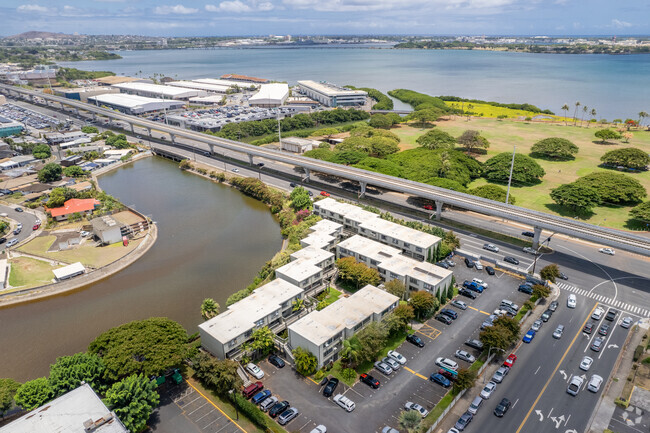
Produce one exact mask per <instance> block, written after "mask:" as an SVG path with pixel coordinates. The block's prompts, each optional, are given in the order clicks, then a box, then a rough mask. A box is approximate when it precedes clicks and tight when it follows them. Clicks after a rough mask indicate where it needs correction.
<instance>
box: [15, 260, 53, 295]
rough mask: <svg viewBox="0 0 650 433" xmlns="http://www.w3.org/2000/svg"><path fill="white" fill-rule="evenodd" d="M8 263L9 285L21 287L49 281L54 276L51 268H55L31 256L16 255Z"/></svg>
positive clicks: (40, 284) (39, 284) (25, 287)
mask: <svg viewBox="0 0 650 433" xmlns="http://www.w3.org/2000/svg"><path fill="white" fill-rule="evenodd" d="M9 264H10V265H11V271H10V273H9V285H10V286H12V287H13V288H21V289H28V288H30V287H37V286H42V285H44V284H49V283H51V282H52V279H53V278H54V273H53V272H52V270H53V269H56V267H54V266H52V265H51V264H49V263H48V262H44V261H42V260H36V259H32V258H31V257H16V258H13V259H11V260H9Z"/></svg>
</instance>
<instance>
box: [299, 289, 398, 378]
mask: <svg viewBox="0 0 650 433" xmlns="http://www.w3.org/2000/svg"><path fill="white" fill-rule="evenodd" d="M397 305H399V298H398V297H397V296H394V295H391V294H390V293H388V292H386V291H384V290H381V289H378V288H377V287H374V286H371V285H367V286H365V287H364V288H362V289H361V290H359V291H358V292H356V293H354V294H353V295H351V296H350V297H348V298H340V299H338V300H337V301H336V302H334V303H333V304H331V305H328V306H327V307H325V308H324V309H322V310H321V311H313V312H311V313H309V314H308V315H307V316H305V317H303V318H302V319H300V320H298V321H296V322H295V323H293V324H291V325H289V328H288V330H289V345H290V346H291V347H292V348H293V349H295V348H297V347H302V348H303V349H305V350H308V351H309V352H311V353H312V354H313V355H314V356H316V359H317V360H318V368H321V367H322V366H323V365H325V364H328V363H330V362H334V361H336V360H337V359H338V356H339V352H340V351H341V349H342V348H343V340H346V339H348V338H350V337H352V336H353V335H354V334H356V333H357V332H359V331H360V330H361V329H363V328H364V327H365V326H366V325H368V324H369V323H370V322H379V321H381V320H382V319H383V318H384V317H385V316H386V315H387V314H388V313H390V312H391V311H393V310H394V309H395V307H397Z"/></svg>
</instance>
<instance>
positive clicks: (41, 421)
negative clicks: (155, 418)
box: [0, 383, 128, 433]
mask: <svg viewBox="0 0 650 433" xmlns="http://www.w3.org/2000/svg"><path fill="white" fill-rule="evenodd" d="M102 418H104V419H105V420H107V421H106V422H105V423H104V424H102V425H100V426H98V427H97V428H95V429H94V430H92V431H93V433H127V432H128V430H127V429H126V427H124V425H122V423H121V422H120V420H119V419H118V418H117V417H116V416H115V415H114V414H113V413H112V412H111V411H109V410H108V408H107V407H106V406H105V405H104V403H103V402H102V400H101V399H100V398H99V397H98V396H97V394H95V392H94V391H93V390H92V388H91V387H90V385H88V384H87V383H86V384H83V385H81V386H79V387H78V388H76V389H73V390H72V391H70V392H67V393H65V394H63V395H62V396H61V397H59V398H56V399H54V400H52V401H51V402H49V403H46V404H44V405H43V406H41V407H39V408H37V409H34V410H33V411H31V412H29V413H27V414H26V415H23V416H22V417H20V418H18V419H17V420H15V421H12V422H10V423H9V424H7V425H5V426H4V427H0V432H1V433H35V432H47V433H86V430H85V428H84V423H85V422H87V421H90V422H95V423H96V424H99V423H97V421H100V420H101V419H102ZM100 422H101V421H100Z"/></svg>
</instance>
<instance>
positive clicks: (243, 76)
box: [221, 74, 269, 84]
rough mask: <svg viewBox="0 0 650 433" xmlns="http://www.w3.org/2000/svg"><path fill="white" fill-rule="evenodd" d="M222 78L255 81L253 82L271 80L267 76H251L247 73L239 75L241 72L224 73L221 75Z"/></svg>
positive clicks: (259, 82)
mask: <svg viewBox="0 0 650 433" xmlns="http://www.w3.org/2000/svg"><path fill="white" fill-rule="evenodd" d="M221 79H222V80H232V81H241V82H242V83H253V84H266V83H268V82H269V80H268V79H266V78H257V77H249V76H247V75H239V74H224V75H222V76H221Z"/></svg>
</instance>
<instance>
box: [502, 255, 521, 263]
mask: <svg viewBox="0 0 650 433" xmlns="http://www.w3.org/2000/svg"><path fill="white" fill-rule="evenodd" d="M503 261H504V262H508V263H512V264H513V265H518V264H519V260H517V259H515V258H514V257H511V256H505V257H504V258H503Z"/></svg>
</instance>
